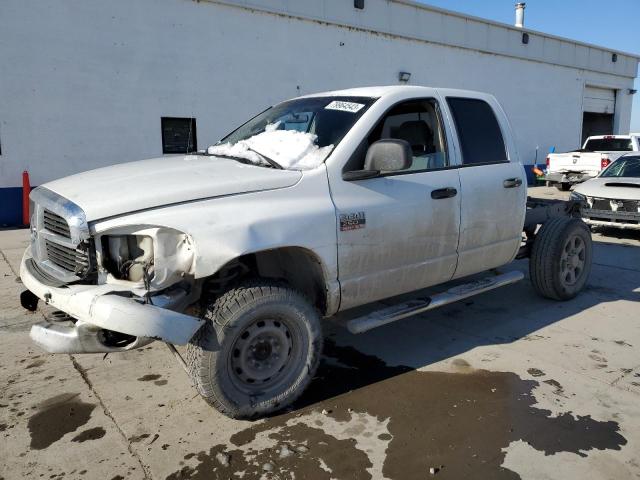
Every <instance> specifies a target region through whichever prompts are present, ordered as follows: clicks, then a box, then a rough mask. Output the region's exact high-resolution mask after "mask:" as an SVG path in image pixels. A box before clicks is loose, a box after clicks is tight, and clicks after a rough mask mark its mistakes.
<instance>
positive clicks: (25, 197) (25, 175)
mask: <svg viewBox="0 0 640 480" xmlns="http://www.w3.org/2000/svg"><path fill="white" fill-rule="evenodd" d="M29 193H31V184H30V183H29V172H27V171H26V170H25V171H24V172H22V224H23V225H29V223H30V212H29Z"/></svg>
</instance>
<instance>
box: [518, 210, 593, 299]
mask: <svg viewBox="0 0 640 480" xmlns="http://www.w3.org/2000/svg"><path fill="white" fill-rule="evenodd" d="M591 259H592V243H591V232H590V230H589V227H588V226H587V225H586V224H585V223H584V222H583V221H582V220H579V219H576V218H566V217H561V218H554V219H551V220H549V221H548V222H546V223H544V224H543V225H542V227H541V228H540V231H539V232H538V234H537V235H536V239H535V241H534V243H533V249H532V252H531V259H530V262H529V274H530V277H531V283H532V284H533V287H534V288H535V290H536V291H537V292H538V293H539V294H540V295H542V296H543V297H546V298H551V299H554V300H569V299H571V298H573V297H575V296H576V295H577V294H578V293H579V292H580V291H581V290H582V288H583V287H584V285H585V284H586V282H587V279H588V278H589V274H590V272H591Z"/></svg>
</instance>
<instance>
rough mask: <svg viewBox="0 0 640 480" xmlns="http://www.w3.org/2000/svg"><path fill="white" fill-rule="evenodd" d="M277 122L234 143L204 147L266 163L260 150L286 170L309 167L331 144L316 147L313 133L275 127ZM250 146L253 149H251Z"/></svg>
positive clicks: (212, 152)
mask: <svg viewBox="0 0 640 480" xmlns="http://www.w3.org/2000/svg"><path fill="white" fill-rule="evenodd" d="M278 126H279V123H276V124H271V125H268V126H267V128H266V129H265V131H264V132H262V133H259V134H257V135H254V136H253V137H250V138H247V139H246V140H241V141H239V142H238V143H235V144H231V143H224V144H221V145H213V146H211V147H209V148H208V149H207V153H209V155H229V156H233V157H240V158H244V159H246V160H249V161H250V162H252V163H256V164H259V165H268V162H266V161H265V160H264V159H263V158H262V157H261V156H260V155H259V154H257V153H256V152H260V153H262V154H264V155H266V156H267V157H269V158H271V159H272V160H274V161H276V162H277V163H278V164H280V165H281V166H282V168H285V169H288V170H311V169H313V168H316V167H317V166H319V165H320V164H322V162H324V161H325V159H326V158H327V157H328V156H329V154H330V153H331V151H332V150H333V145H328V146H326V147H322V148H320V147H318V146H317V145H316V144H315V142H316V140H317V138H318V137H317V136H316V135H314V134H313V133H306V132H298V131H296V130H277V128H278ZM252 150H255V152H254V151H252Z"/></svg>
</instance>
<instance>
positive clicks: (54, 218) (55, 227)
mask: <svg viewBox="0 0 640 480" xmlns="http://www.w3.org/2000/svg"><path fill="white" fill-rule="evenodd" d="M42 220H43V223H44V228H46V229H47V230H49V231H50V232H53V233H57V234H58V235H62V236H63V237H65V238H71V231H70V230H69V224H68V223H67V221H66V220H65V219H64V218H62V217H61V216H60V215H56V214H55V213H53V212H52V211H50V210H47V209H46V208H45V209H44V212H43V213H42Z"/></svg>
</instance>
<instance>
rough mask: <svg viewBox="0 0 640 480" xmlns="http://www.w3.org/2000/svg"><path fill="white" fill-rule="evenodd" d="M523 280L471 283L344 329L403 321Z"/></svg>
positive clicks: (513, 275) (507, 276) (503, 277)
mask: <svg viewBox="0 0 640 480" xmlns="http://www.w3.org/2000/svg"><path fill="white" fill-rule="evenodd" d="M523 278H524V274H523V273H522V272H517V271H516V272H507V273H502V274H499V275H495V276H492V277H487V278H483V279H481V280H475V281H473V282H470V283H465V284H463V285H458V286H456V287H453V288H452V289H450V290H447V291H446V292H443V293H438V294H435V295H433V296H431V297H424V298H416V299H413V300H409V301H408V302H404V303H399V304H398V305H392V306H390V307H387V308H383V309H382V310H377V311H375V312H372V313H370V314H368V315H364V316H362V317H358V318H354V319H353V320H349V321H348V322H347V328H348V329H349V331H350V332H351V333H363V332H367V331H369V330H371V329H373V328H377V327H381V326H382V325H386V324H387V323H391V322H395V321H397V320H402V319H403V318H406V317H410V316H412V315H416V314H418V313H422V312H426V311H427V310H433V309H434V308H438V307H442V306H444V305H448V304H450V303H453V302H457V301H458V300H463V299H465V298H469V297H473V296H474V295H478V294H479V293H484V292H488V291H489V290H493V289H494V288H499V287H504V286H505V285H510V284H512V283H516V282H519V281H520V280H522V279H523Z"/></svg>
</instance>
